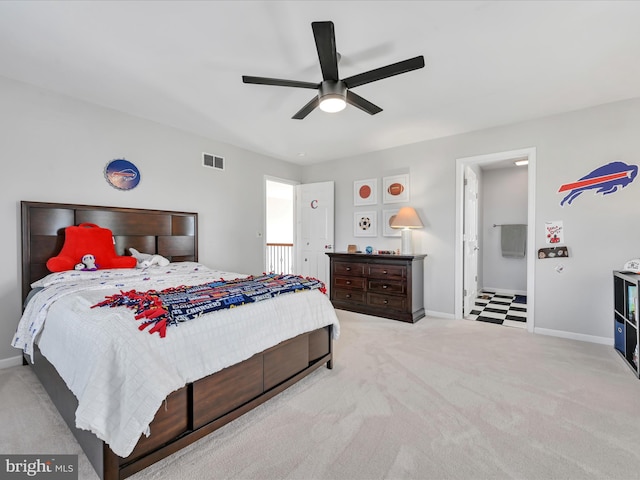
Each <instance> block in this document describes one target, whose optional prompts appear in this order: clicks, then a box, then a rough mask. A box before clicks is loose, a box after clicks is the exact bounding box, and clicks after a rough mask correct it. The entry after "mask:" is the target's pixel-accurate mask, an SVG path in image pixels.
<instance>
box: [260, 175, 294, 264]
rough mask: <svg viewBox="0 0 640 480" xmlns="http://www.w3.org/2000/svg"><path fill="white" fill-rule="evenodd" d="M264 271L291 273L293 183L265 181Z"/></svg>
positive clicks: (277, 180)
mask: <svg viewBox="0 0 640 480" xmlns="http://www.w3.org/2000/svg"><path fill="white" fill-rule="evenodd" d="M265 206H266V212H265V219H266V220H265V222H266V228H265V231H266V235H265V256H264V258H265V271H266V272H274V273H293V272H294V268H295V267H294V258H295V256H294V250H293V246H294V231H295V223H294V213H295V183H293V182H288V181H286V180H280V179H276V178H270V177H267V178H265Z"/></svg>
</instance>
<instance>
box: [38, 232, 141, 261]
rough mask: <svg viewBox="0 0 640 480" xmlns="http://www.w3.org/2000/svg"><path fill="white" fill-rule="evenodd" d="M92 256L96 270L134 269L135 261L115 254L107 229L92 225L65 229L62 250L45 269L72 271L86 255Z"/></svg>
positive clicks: (111, 238) (51, 259)
mask: <svg viewBox="0 0 640 480" xmlns="http://www.w3.org/2000/svg"><path fill="white" fill-rule="evenodd" d="M88 253H90V254H92V255H93V256H94V257H95V259H96V266H98V268H135V266H136V259H135V258H133V257H123V256H118V255H117V254H116V248H115V246H114V244H113V234H112V233H111V230H109V229H108V228H101V227H99V226H98V225H95V224H93V223H81V224H80V225H78V226H77V227H76V226H72V227H67V228H65V239H64V245H63V246H62V250H61V251H60V253H59V254H58V255H56V256H55V257H51V258H50V259H49V260H47V268H48V269H49V270H50V271H52V272H63V271H65V270H73V269H74V267H75V266H76V265H77V264H78V263H81V259H82V257H83V256H84V255H86V254H88Z"/></svg>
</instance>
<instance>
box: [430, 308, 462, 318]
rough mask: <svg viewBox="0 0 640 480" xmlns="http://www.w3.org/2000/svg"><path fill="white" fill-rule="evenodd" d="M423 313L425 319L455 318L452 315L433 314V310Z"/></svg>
mask: <svg viewBox="0 0 640 480" xmlns="http://www.w3.org/2000/svg"><path fill="white" fill-rule="evenodd" d="M425 313H426V315H427V317H437V318H450V319H454V318H456V316H455V315H454V314H453V313H444V312H434V311H433V310H426V311H425Z"/></svg>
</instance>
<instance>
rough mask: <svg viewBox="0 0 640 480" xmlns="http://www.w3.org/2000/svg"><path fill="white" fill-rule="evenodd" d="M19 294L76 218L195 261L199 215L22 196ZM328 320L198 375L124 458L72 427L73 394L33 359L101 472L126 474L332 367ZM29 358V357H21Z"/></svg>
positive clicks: (124, 248) (122, 245)
mask: <svg viewBox="0 0 640 480" xmlns="http://www.w3.org/2000/svg"><path fill="white" fill-rule="evenodd" d="M21 208H22V295H23V301H24V299H25V298H26V297H27V294H28V293H29V290H30V285H31V283H33V282H35V281H36V280H38V279H40V278H43V277H44V276H46V275H47V274H49V271H48V270H47V268H46V265H45V264H46V261H47V259H48V258H50V257H52V256H54V255H56V254H57V253H58V252H59V251H60V249H61V248H62V245H63V243H64V229H65V227H67V226H71V225H78V224H80V223H85V222H86V223H95V224H97V225H99V226H101V227H105V228H109V229H110V230H111V231H112V232H113V235H114V238H115V244H116V252H117V253H118V254H119V255H126V254H128V251H129V250H128V249H129V248H130V247H133V248H135V249H137V250H139V251H141V252H145V253H157V254H159V255H162V256H164V257H167V258H168V259H169V260H171V261H197V260H198V214H197V213H188V212H173V211H163V210H146V209H134V208H117V207H100V206H91V205H72V204H59V203H41V202H24V201H23V202H21ZM332 352H333V348H332V341H331V326H327V327H324V328H321V329H318V330H314V331H312V332H309V333H306V334H303V335H299V336H297V337H295V338H292V339H289V340H286V341H284V342H282V343H280V344H279V345H276V346H274V347H272V348H269V349H267V350H265V351H264V352H261V353H258V354H256V355H254V356H253V357H251V358H249V359H248V360H245V361H243V362H241V363H239V364H237V365H233V366H231V367H228V368H225V369H224V370H222V371H220V372H217V373H214V374H212V375H209V376H208V377H205V378H202V379H200V380H198V381H196V382H194V383H191V384H188V385H186V386H184V387H183V388H181V389H179V390H177V391H175V392H173V393H172V394H170V395H169V396H168V397H167V401H166V409H165V407H164V405H163V407H162V408H160V409H159V410H158V412H157V413H156V416H155V418H154V420H153V422H152V423H151V425H150V427H151V435H150V436H149V437H144V436H142V437H141V439H140V441H139V442H138V444H137V445H136V447H135V449H134V451H133V452H132V453H131V454H130V455H129V456H128V457H126V458H122V457H119V456H117V455H116V454H115V453H113V452H112V451H111V449H110V448H109V446H108V445H107V444H106V443H105V442H103V441H102V440H100V439H99V438H98V437H96V436H95V435H94V434H93V433H91V432H88V431H86V430H80V429H77V428H76V427H75V411H76V408H77V406H78V402H77V400H76V397H75V396H74V395H73V393H71V391H70V390H69V389H68V388H67V386H66V384H65V382H64V381H63V380H62V378H60V376H59V375H58V373H57V371H56V370H55V368H54V367H53V366H52V365H51V364H50V363H49V362H48V361H47V359H46V358H44V357H43V356H42V354H41V353H40V351H39V350H38V349H37V348H36V352H35V363H34V364H32V365H31V367H32V368H33V370H34V371H35V373H36V375H37V376H38V378H39V379H40V381H41V383H42V385H43V386H44V388H45V389H46V391H47V392H48V394H49V396H50V397H51V399H52V401H53V403H54V404H55V406H56V408H57V409H58V411H59V412H60V414H61V415H62V417H63V418H64V420H65V421H66V423H67V425H68V426H69V428H70V429H71V431H72V432H73V434H74V435H75V437H76V439H77V440H78V442H79V443H80V445H81V447H82V449H83V451H84V452H85V453H86V455H87V457H88V458H89V461H90V462H91V464H92V465H93V467H94V468H95V470H96V472H97V473H98V476H99V477H100V478H102V479H104V480H115V479H123V478H126V477H128V476H130V475H133V474H134V473H136V472H138V471H140V470H142V469H144V468H146V467H148V466H149V465H151V464H153V463H155V462H157V461H159V460H161V459H163V458H165V457H167V456H168V455H170V454H172V453H174V452H176V451H178V450H180V449H181V448H183V447H185V446H187V445H189V444H191V443H193V442H195V441H196V440H198V439H200V438H202V437H204V436H205V435H208V434H209V433H211V432H213V431H214V430H217V429H218V428H220V427H222V426H223V425H226V424H227V423H229V422H231V421H232V420H235V419H236V418H238V417H239V416H241V415H242V414H244V413H246V412H248V411H250V410H252V409H253V408H255V407H257V406H258V405H261V404H262V403H264V402H266V401H267V400H269V399H270V398H272V397H274V396H275V395H277V394H278V393H280V392H282V391H283V390H285V389H287V388H288V387H290V386H291V385H293V384H294V383H296V382H298V381H299V380H301V379H302V378H304V377H305V376H307V375H309V374H310V373H311V372H313V371H314V370H316V369H317V368H319V367H321V366H322V365H324V364H326V365H327V368H332V367H333V353H332ZM25 363H26V361H25Z"/></svg>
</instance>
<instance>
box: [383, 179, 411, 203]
mask: <svg viewBox="0 0 640 480" xmlns="http://www.w3.org/2000/svg"><path fill="white" fill-rule="evenodd" d="M382 194H383V203H401V202H408V201H409V174H404V175H394V176H392V177H384V178H383V179H382Z"/></svg>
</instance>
